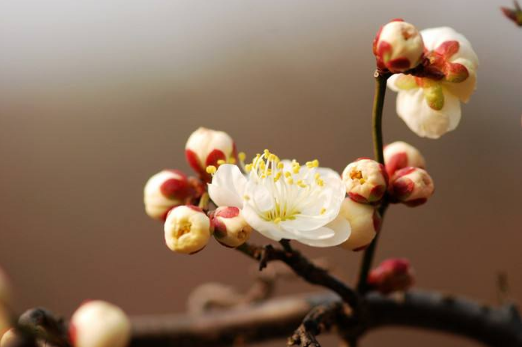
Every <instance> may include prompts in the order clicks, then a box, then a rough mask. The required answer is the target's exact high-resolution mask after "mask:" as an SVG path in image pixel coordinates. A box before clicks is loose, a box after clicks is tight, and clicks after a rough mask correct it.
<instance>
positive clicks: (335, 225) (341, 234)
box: [297, 216, 351, 247]
mask: <svg viewBox="0 0 522 347" xmlns="http://www.w3.org/2000/svg"><path fill="white" fill-rule="evenodd" d="M321 229H330V230H331V231H332V232H333V234H332V236H330V237H323V238H306V237H301V238H298V239H297V241H299V242H301V243H304V244H305V245H308V246H312V247H333V246H338V245H340V244H342V243H343V242H345V241H346V240H348V238H349V237H350V234H351V227H350V223H349V222H348V221H347V220H346V219H345V218H344V217H342V216H339V217H337V218H336V219H335V220H333V221H332V222H330V223H329V224H327V225H326V226H324V227H322V228H320V229H318V230H317V233H318V234H329V233H324V231H323V230H321Z"/></svg>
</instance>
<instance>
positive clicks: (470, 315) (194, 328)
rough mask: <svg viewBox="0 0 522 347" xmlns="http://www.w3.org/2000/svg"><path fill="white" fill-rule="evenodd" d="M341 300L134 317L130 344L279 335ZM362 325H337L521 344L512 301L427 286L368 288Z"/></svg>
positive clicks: (193, 344) (210, 342)
mask: <svg viewBox="0 0 522 347" xmlns="http://www.w3.org/2000/svg"><path fill="white" fill-rule="evenodd" d="M336 302H340V300H339V298H338V297H337V296H336V295H334V294H331V293H326V294H313V295H307V296H292V297H287V298H279V299H272V300H270V301H267V302H265V303H263V304H258V305H250V306H248V307H240V308H235V309H232V310H229V311H223V312H213V313H211V314H205V315H201V316H191V315H166V316H148V317H147V316H142V317H134V318H133V319H132V322H133V327H134V333H133V339H132V343H131V347H145V346H147V347H150V346H179V347H183V346H190V347H198V346H205V347H208V346H229V345H231V344H234V343H237V342H244V343H250V342H258V341H263V340H269V339H275V338H283V337H286V336H289V335H291V334H292V331H293V330H294V329H295V328H296V327H298V326H299V325H300V324H301V321H302V320H303V318H304V317H305V316H306V315H307V314H308V312H309V311H310V310H311V309H312V308H314V307H316V306H318V305H331V304H332V303H336ZM365 304H366V306H367V313H368V320H367V324H366V325H365V326H364V327H357V326H352V325H351V324H353V321H352V323H350V324H348V325H341V326H340V327H339V329H343V330H344V329H346V333H343V336H344V337H346V336H349V335H350V334H352V335H357V336H359V335H362V334H365V333H368V332H369V331H372V330H374V329H377V328H381V327H386V326H404V327H414V328H422V329H429V330H436V331H442V332H448V333H452V334H456V335H460V336H464V337H468V338H470V339H473V340H475V341H478V342H482V343H484V344H486V345H489V346H492V347H522V322H521V320H520V317H519V316H518V313H517V310H516V308H515V307H514V306H503V307H500V308H491V307H486V306H483V305H480V304H477V303H474V302H472V301H469V300H466V299H459V298H452V297H447V296H442V295H440V294H438V293H430V292H409V293H406V294H405V296H404V298H402V299H396V298H393V297H384V296H381V295H379V294H376V293H369V294H368V295H367V296H366V298H365Z"/></svg>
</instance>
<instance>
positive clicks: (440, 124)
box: [397, 88, 461, 139]
mask: <svg viewBox="0 0 522 347" xmlns="http://www.w3.org/2000/svg"><path fill="white" fill-rule="evenodd" d="M443 95H444V106H443V107H442V109H441V110H439V111H437V110H434V109H432V108H431V107H429V106H428V104H427V102H426V99H425V98H424V93H423V91H422V89H414V90H403V91H401V92H400V93H399V94H398V96H397V113H398V115H399V117H401V118H402V119H403V120H404V121H405V122H406V124H407V125H408V127H409V128H410V129H411V130H412V131H413V132H414V133H416V134H417V135H419V136H421V137H428V138H432V139H436V138H439V137H440V136H441V135H443V134H445V133H447V132H448V131H451V130H454V129H455V128H456V127H457V125H458V124H459V121H460V116H461V112H460V102H459V99H458V98H457V97H456V96H453V95H452V94H450V93H449V92H448V91H447V90H446V89H445V88H443Z"/></svg>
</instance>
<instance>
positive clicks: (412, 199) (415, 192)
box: [390, 167, 435, 207]
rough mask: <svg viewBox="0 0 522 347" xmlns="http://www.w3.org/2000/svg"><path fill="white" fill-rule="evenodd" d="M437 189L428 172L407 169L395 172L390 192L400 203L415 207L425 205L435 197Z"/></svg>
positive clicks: (414, 168) (413, 168) (411, 168)
mask: <svg viewBox="0 0 522 347" xmlns="http://www.w3.org/2000/svg"><path fill="white" fill-rule="evenodd" d="M434 190H435V187H434V185H433V180H432V179H431V177H430V175H429V174H428V173H427V172H426V170H423V169H419V168H416V167H407V168H404V169H401V170H399V171H397V172H395V175H394V176H393V179H392V181H391V182H390V192H391V194H392V196H393V197H394V198H396V199H397V200H399V201H400V202H402V203H404V204H406V205H408V206H411V207H414V206H419V205H422V204H424V203H425V202H426V201H427V200H428V198H429V197H430V196H432V195H433V191H434Z"/></svg>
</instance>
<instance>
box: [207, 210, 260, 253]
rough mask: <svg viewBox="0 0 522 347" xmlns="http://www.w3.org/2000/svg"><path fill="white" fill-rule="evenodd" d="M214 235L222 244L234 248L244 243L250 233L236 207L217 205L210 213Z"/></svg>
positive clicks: (248, 226)
mask: <svg viewBox="0 0 522 347" xmlns="http://www.w3.org/2000/svg"><path fill="white" fill-rule="evenodd" d="M211 220H212V224H213V226H214V237H215V238H216V240H218V242H219V243H221V244H222V245H224V246H227V247H232V248H236V247H239V246H241V245H242V244H243V243H245V242H246V241H247V240H248V239H249V238H250V234H251V233H252V228H251V227H250V225H248V224H247V222H246V221H245V219H244V218H243V216H241V211H240V210H239V208H237V207H225V206H224V207H219V208H218V209H217V210H216V211H214V212H213V213H212V216H211Z"/></svg>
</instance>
